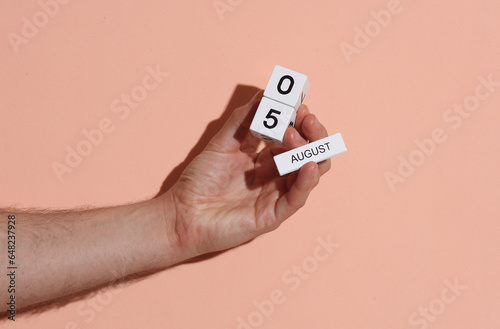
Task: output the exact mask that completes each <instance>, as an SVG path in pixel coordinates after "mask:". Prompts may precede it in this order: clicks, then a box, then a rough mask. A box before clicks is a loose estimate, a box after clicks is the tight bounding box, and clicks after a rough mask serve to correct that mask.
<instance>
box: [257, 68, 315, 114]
mask: <svg viewBox="0 0 500 329" xmlns="http://www.w3.org/2000/svg"><path fill="white" fill-rule="evenodd" d="M310 86H311V84H310V83H309V79H308V78H307V75H305V74H302V73H298V72H295V71H292V70H289V69H287V68H284V67H282V66H279V65H276V66H275V67H274V70H273V73H272V74H271V78H270V79H269V82H268V83H267V86H266V89H265V90H264V96H265V97H268V98H271V99H274V100H275V101H278V102H280V103H283V104H286V105H289V106H291V107H293V108H294V109H295V110H296V111H297V109H298V108H299V106H300V105H301V104H302V102H303V101H304V98H305V97H306V95H307V93H308V92H309V88H310Z"/></svg>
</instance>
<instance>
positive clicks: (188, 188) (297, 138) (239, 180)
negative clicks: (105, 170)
mask: <svg viewBox="0 0 500 329" xmlns="http://www.w3.org/2000/svg"><path fill="white" fill-rule="evenodd" d="M261 98H262V91H260V92H258V93H257V94H256V95H255V96H254V98H253V99H252V100H251V101H250V102H249V103H248V104H247V105H244V106H242V107H240V108H238V109H236V110H235V111H234V113H232V115H231V117H230V118H229V120H228V121H227V122H226V124H225V125H224V127H223V128H222V130H221V131H219V133H218V134H217V135H216V136H215V137H214V138H213V139H212V140H211V141H210V142H209V144H208V145H207V147H206V148H205V150H203V152H202V153H201V154H199V155H198V156H197V157H196V158H195V159H194V160H193V161H192V162H191V163H190V164H189V165H188V167H187V168H186V169H185V171H184V172H183V173H182V175H181V177H180V178H179V180H178V181H177V182H176V184H175V185H174V186H173V187H172V189H171V190H169V191H168V192H167V193H166V194H164V195H163V196H162V197H163V199H164V204H165V206H164V208H165V211H166V212H168V213H169V214H168V215H167V216H165V218H166V220H167V223H166V224H167V228H168V236H169V240H170V241H175V243H176V244H177V245H178V246H179V247H180V248H181V250H183V251H184V253H186V254H187V255H191V256H197V255H201V254H204V253H208V252H213V251H219V250H224V249H228V248H231V247H234V246H237V245H240V244H242V243H244V242H246V241H249V240H251V239H253V238H255V237H257V236H258V235H260V234H263V233H265V232H268V231H272V230H274V229H276V228H277V227H278V226H279V225H280V224H281V223H283V221H284V220H285V219H287V218H288V217H290V216H291V215H292V214H294V213H295V212H296V211H297V210H298V209H299V208H301V207H302V206H303V205H304V204H305V202H306V199H307V197H308V195H309V193H310V192H311V190H312V189H313V188H314V187H315V186H316V185H317V184H318V182H319V178H320V176H321V175H323V174H324V173H325V172H327V171H328V170H329V168H330V160H326V161H324V162H322V163H320V164H319V165H318V164H316V163H314V162H310V163H307V164H306V165H304V166H303V167H302V168H301V169H300V170H299V171H298V172H295V173H292V174H289V175H287V176H283V177H280V176H279V173H278V171H277V169H276V165H275V163H274V161H273V156H274V155H277V154H279V153H281V152H283V151H286V150H287V149H292V148H296V147H299V146H302V145H304V144H306V143H307V141H315V140H318V139H321V138H324V137H327V136H328V133H327V131H326V129H325V127H323V125H321V123H320V122H319V121H318V120H317V118H316V116H315V115H313V114H310V113H309V110H308V108H307V106H305V105H302V106H301V107H300V108H299V109H298V112H297V118H296V124H295V128H288V129H287V131H286V133H285V138H284V145H285V148H282V147H279V146H276V145H273V144H269V143H267V145H266V146H265V147H264V148H263V149H262V150H260V152H259V145H260V144H261V143H264V142H262V141H261V140H260V139H258V138H257V137H254V136H253V135H252V134H251V133H250V131H249V129H248V128H249V126H250V123H251V121H252V118H253V116H254V114H255V111H256V109H257V106H258V104H259V102H260V99H261ZM172 218H175V219H174V221H171V219H172Z"/></svg>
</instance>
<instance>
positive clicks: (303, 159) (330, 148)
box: [274, 133, 347, 176]
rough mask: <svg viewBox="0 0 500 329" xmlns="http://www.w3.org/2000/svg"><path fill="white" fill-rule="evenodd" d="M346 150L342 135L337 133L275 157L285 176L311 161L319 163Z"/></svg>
mask: <svg viewBox="0 0 500 329" xmlns="http://www.w3.org/2000/svg"><path fill="white" fill-rule="evenodd" d="M345 151H347V148H346V147H345V144H344V140H343V139H342V135H340V133H337V134H335V135H331V136H328V137H326V138H322V139H320V140H317V141H315V142H312V143H309V144H306V145H304V146H301V147H297V148H295V149H293V150H290V151H287V152H284V153H281V154H278V155H276V156H275V157H274V162H275V163H276V167H277V168H278V171H279V173H280V175H281V176H283V175H286V174H288V173H291V172H292V171H295V170H299V169H300V168H301V167H302V166H303V165H305V164H306V163H308V162H310V161H314V162H316V163H318V162H321V161H324V160H326V159H328V158H331V157H333V156H335V155H338V154H341V153H344V152H345Z"/></svg>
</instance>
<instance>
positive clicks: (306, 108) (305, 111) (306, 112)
mask: <svg viewBox="0 0 500 329" xmlns="http://www.w3.org/2000/svg"><path fill="white" fill-rule="evenodd" d="M309 113H311V112H309V108H308V107H307V106H304V114H305V115H308V114H309Z"/></svg>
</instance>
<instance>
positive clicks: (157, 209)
mask: <svg viewBox="0 0 500 329" xmlns="http://www.w3.org/2000/svg"><path fill="white" fill-rule="evenodd" d="M261 97H262V92H259V93H258V94H257V95H256V96H255V97H254V98H253V99H252V101H251V102H250V103H249V104H247V105H245V106H243V107H241V108H238V109H236V110H235V111H234V113H233V114H232V115H231V117H230V119H229V120H228V121H227V122H226V124H225V125H224V127H223V128H222V129H221V131H219V132H218V134H217V135H216V136H215V137H214V138H213V139H212V140H211V141H210V142H209V144H208V145H207V147H206V148H205V150H204V151H203V152H202V153H201V154H200V155H198V156H197V157H196V158H195V159H194V160H193V161H192V162H191V163H190V164H189V165H188V167H187V168H186V170H185V171H184V172H183V174H182V175H181V177H180V179H179V180H178V181H177V182H176V183H175V184H174V186H173V187H172V188H171V189H170V190H169V191H167V192H166V193H165V194H163V195H162V196H161V197H159V198H155V199H152V200H148V201H143V202H139V203H134V204H129V205H123V206H116V207H109V208H97V209H89V210H63V211H22V210H20V209H0V217H1V218H7V216H9V215H10V214H15V216H16V259H18V260H16V266H19V270H18V271H19V272H18V273H19V277H20V278H22V280H19V281H18V282H17V284H16V307H18V308H20V309H21V308H26V307H36V304H38V305H40V304H41V303H45V302H49V301H54V300H60V301H61V300H62V299H61V298H63V297H65V296H68V295H72V294H73V295H75V294H78V293H79V292H82V291H89V290H90V289H93V288H95V287H97V286H99V285H103V284H105V283H107V282H110V281H114V280H117V279H120V278H122V277H125V276H129V275H133V274H137V273H146V272H147V273H149V272H150V271H156V270H160V269H164V268H166V267H169V266H172V265H175V264H177V263H180V262H183V261H185V260H188V259H190V258H192V257H195V256H198V255H201V254H205V253H208V252H212V251H219V250H223V249H227V248H231V247H234V246H237V245H239V244H242V243H244V242H246V241H249V240H251V239H253V238H255V237H256V236H258V235H260V234H262V233H265V232H268V231H271V230H273V229H275V228H277V227H278V226H279V225H280V224H281V223H282V222H283V221H284V220H285V219H287V218H288V217H290V216H291V215H292V214H293V213H294V212H296V211H297V210H298V209H299V208H300V207H302V206H303V205H304V203H305V201H306V199H307V196H308V195H309V193H310V192H311V190H312V189H313V188H314V186H316V184H318V181H319V177H320V176H321V175H322V174H324V173H325V172H326V171H327V170H328V169H329V167H330V162H329V160H327V161H325V162H323V163H321V164H319V165H317V164H316V163H314V162H312V163H307V164H306V165H305V166H303V167H302V168H301V169H300V171H299V172H295V173H292V174H289V175H287V176H283V177H280V176H279V174H278V171H277V169H276V167H275V164H274V161H273V156H274V155H276V154H279V153H280V152H283V151H285V150H286V149H290V148H295V147H298V146H301V145H303V144H306V143H307V141H306V140H309V141H314V140H317V139H320V138H323V137H326V136H327V135H328V134H327V132H326V130H325V128H324V127H323V126H322V125H321V124H320V123H319V122H318V121H317V120H316V117H315V116H314V115H312V114H309V111H308V109H307V107H306V106H301V107H300V108H299V110H298V113H297V119H296V128H288V129H287V131H286V134H285V140H284V144H285V148H282V147H278V146H274V145H271V144H267V145H266V146H265V147H264V148H263V149H262V150H260V148H259V145H260V144H262V143H263V142H261V141H260V140H259V139H257V138H256V137H253V136H252V135H251V134H250V132H249V129H248V128H249V125H250V123H251V120H252V117H253V115H254V113H255V111H256V109H257V105H258V103H259V100H260V98H261ZM259 150H260V151H259ZM0 246H2V247H0V264H7V249H6V248H7V232H6V226H5V225H3V226H2V227H0ZM7 280H8V277H6V276H5V277H3V278H0V285H1V286H2V287H3V286H4V282H5V283H7ZM5 286H6V285H5ZM7 295H8V294H7V289H5V290H3V289H2V290H0V300H2V301H6V300H7V298H10V297H8V296H7ZM7 306H8V305H7V304H6V303H2V304H0V313H2V312H5V311H7Z"/></svg>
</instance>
